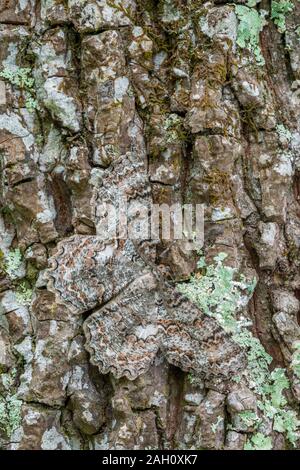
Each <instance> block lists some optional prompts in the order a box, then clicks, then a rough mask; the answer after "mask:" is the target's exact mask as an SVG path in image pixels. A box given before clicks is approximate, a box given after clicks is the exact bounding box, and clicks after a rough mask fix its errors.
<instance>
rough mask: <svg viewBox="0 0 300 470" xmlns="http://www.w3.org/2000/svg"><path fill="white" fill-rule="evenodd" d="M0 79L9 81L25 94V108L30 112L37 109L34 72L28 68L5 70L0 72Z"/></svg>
mask: <svg viewBox="0 0 300 470" xmlns="http://www.w3.org/2000/svg"><path fill="white" fill-rule="evenodd" d="M0 77H1V78H4V79H5V80H7V81H8V82H9V83H11V84H12V85H14V86H16V87H17V88H19V89H20V90H22V91H23V92H24V96H25V106H26V108H27V109H28V111H29V112H33V111H34V110H35V109H37V101H36V99H35V87H34V84H35V83H34V78H33V77H32V70H31V69H30V68H28V67H18V68H16V69H13V70H11V69H9V68H5V69H4V70H2V72H0Z"/></svg>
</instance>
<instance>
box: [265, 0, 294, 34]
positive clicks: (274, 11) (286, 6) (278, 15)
mask: <svg viewBox="0 0 300 470" xmlns="http://www.w3.org/2000/svg"><path fill="white" fill-rule="evenodd" d="M293 9H294V5H293V3H292V2H290V1H289V0H278V1H275V0H272V3H271V19H272V20H273V21H274V23H275V24H276V26H277V28H278V31H279V32H280V33H284V32H285V30H286V24H285V17H286V15H287V14H288V13H290V12H291V11H293Z"/></svg>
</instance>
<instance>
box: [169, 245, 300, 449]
mask: <svg viewBox="0 0 300 470" xmlns="http://www.w3.org/2000/svg"><path fill="white" fill-rule="evenodd" d="M226 257H227V254H226V253H219V255H217V256H216V257H215V258H214V263H212V264H210V265H208V266H207V264H206V261H205V259H204V257H201V258H200V259H199V262H198V265H197V267H198V269H199V272H198V274H196V275H194V276H192V277H191V279H190V280H189V282H187V283H182V284H179V285H178V286H177V288H178V290H179V291H180V292H181V293H182V294H184V295H186V296H187V297H188V298H189V299H190V300H191V301H192V302H194V303H195V304H196V305H198V307H199V308H200V309H201V310H202V311H203V312H204V313H205V314H206V315H209V316H212V317H214V318H215V319H216V320H217V321H218V322H219V323H220V325H221V326H222V327H223V328H224V330H225V331H226V332H228V333H230V334H231V335H232V339H233V340H234V341H235V342H236V343H237V344H239V346H240V347H241V348H242V349H243V350H244V351H245V354H246V357H247V367H246V368H245V370H244V371H243V372H242V373H241V374H240V375H239V376H236V377H234V378H233V379H234V381H236V382H237V383H239V382H241V381H242V380H243V381H244V382H245V383H246V384H247V386H248V387H249V389H251V390H252V391H253V392H254V393H255V394H256V396H257V406H258V410H259V412H258V413H254V412H252V411H251V410H249V411H247V412H242V413H241V414H240V418H241V419H242V420H243V421H244V422H245V424H248V425H251V427H253V428H254V430H255V431H254V434H253V435H252V436H251V437H250V438H249V439H248V441H247V443H246V446H245V449H249V450H252V449H253V450H254V449H267V448H268V449H271V448H272V439H271V437H270V436H264V434H263V430H264V429H265V425H266V423H269V422H271V423H273V425H272V429H273V431H277V432H279V433H282V434H283V435H284V436H285V437H286V439H287V441H288V442H289V443H290V444H291V445H292V446H294V445H295V442H296V440H297V438H298V433H299V425H300V422H299V420H298V417H297V414H296V412H295V411H294V410H293V409H291V408H290V406H289V404H288V402H287V400H286V397H285V391H286V390H288V389H289V387H290V383H289V380H288V378H287V376H286V371H285V370H284V369H282V368H276V369H274V370H273V371H272V372H270V369H269V367H270V364H271V362H272V357H271V356H270V355H269V354H268V353H267V352H266V351H265V349H264V347H263V345H262V344H261V342H260V341H259V339H258V338H256V337H255V336H254V335H253V334H252V332H251V331H250V330H249V329H248V327H249V326H250V325H251V322H249V321H248V320H247V319H246V318H244V317H243V316H242V314H241V313H240V312H241V311H242V309H243V307H245V306H246V305H247V303H248V301H249V299H250V297H251V295H252V293H253V291H254V289H255V285H256V280H255V279H253V280H252V281H249V280H247V279H246V278H245V277H244V276H238V273H237V272H236V269H235V268H232V267H230V266H226V265H224V260H225V259H226ZM298 359H299V357H298V356H297V358H295V363H296V362H297V363H298ZM192 380H193V378H192Z"/></svg>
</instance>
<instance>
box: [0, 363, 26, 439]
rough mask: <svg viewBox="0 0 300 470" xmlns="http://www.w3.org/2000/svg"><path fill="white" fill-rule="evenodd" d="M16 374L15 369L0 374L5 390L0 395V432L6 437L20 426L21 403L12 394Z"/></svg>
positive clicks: (13, 393)
mask: <svg viewBox="0 0 300 470" xmlns="http://www.w3.org/2000/svg"><path fill="white" fill-rule="evenodd" d="M16 373H17V371H16V369H12V370H11V371H10V372H9V373H6V374H1V382H2V384H3V387H4V389H5V390H4V392H2V393H1V394H0V431H1V432H4V433H5V434H6V435H7V437H11V435H12V434H13V432H14V431H15V430H16V429H17V428H18V427H19V426H20V425H21V408H22V401H21V400H19V399H18V397H17V395H16V394H15V392H14V383H15V379H16Z"/></svg>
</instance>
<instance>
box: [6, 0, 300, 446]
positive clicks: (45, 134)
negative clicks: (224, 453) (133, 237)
mask: <svg viewBox="0 0 300 470" xmlns="http://www.w3.org/2000/svg"><path fill="white" fill-rule="evenodd" d="M253 3H255V2H252V4H253ZM237 4H240V5H244V6H245V2H243V1H241V2H235V4H229V3H227V2H221V1H220V2H219V1H218V0H215V1H214V2H209V3H204V2H203V1H198V0H122V1H115V2H114V1H109V0H0V72H2V74H1V77H0V208H1V212H0V249H1V251H0V302H1V303H0V372H1V381H0V446H1V447H2V448H4V449H91V450H92V449H184V448H186V449H224V448H225V449H244V447H245V446H246V448H247V447H248V448H249V447H250V448H251V447H260V448H273V449H286V448H292V447H293V446H294V447H296V448H297V447H298V448H299V446H300V444H299V434H298V432H299V431H298V429H297V423H296V421H297V413H298V408H297V406H298V405H297V403H299V400H300V381H299V364H300V360H299V341H300V328H299V299H300V275H299V274H300V273H299V266H300V254H299V247H300V205H299V204H300V200H299V198H300V159H299V157H300V121H299V93H297V90H298V87H300V48H299V46H300V43H299V24H300V3H299V2H298V1H296V0H294V3H291V5H292V7H293V8H292V7H291V9H290V11H289V12H286V14H284V18H285V26H282V24H281V26H280V25H279V26H278V24H276V21H275V20H276V18H275V20H274V19H273V20H271V19H270V15H269V16H268V17H266V19H267V21H268V23H267V24H266V25H262V26H261V28H260V27H259V28H258V29H261V31H259V30H258V33H260V36H259V38H258V40H259V42H257V44H254V43H253V41H254V42H255V39H254V40H253V41H252V39H253V38H252V39H251V38H250V37H248V38H247V37H246V41H245V44H244V45H243V42H242V41H241V34H242V33H243V32H242V31H241V24H242V22H243V15H242V14H241V13H239V10H238V9H237V8H236V5H237ZM262 10H265V11H268V12H269V13H270V11H271V5H270V2H269V1H267V0H262V1H261V2H260V3H259V5H257V6H254V5H252V6H248V7H247V10H245V11H244V13H243V14H245V15H246V14H247V13H249V11H251V12H252V13H253V12H257V11H262ZM255 18H256V17H255ZM259 18H261V17H259ZM254 29H255V28H254ZM256 31H257V28H256ZM254 36H255V34H254ZM257 37H258V36H257ZM251 41H252V42H251ZM262 58H263V60H262ZM120 193H124V195H126V197H127V198H128V199H129V201H130V204H132V205H133V207H134V204H135V203H136V202H144V203H145V204H146V205H147V204H151V202H154V203H159V204H162V203H167V204H170V205H171V204H173V203H176V202H179V203H182V204H183V203H186V202H193V203H199V204H204V205H205V244H204V249H203V251H204V255H205V258H206V263H207V265H213V263H214V261H213V258H214V257H215V256H216V255H217V254H218V253H220V252H226V253H227V255H228V257H227V259H226V264H227V265H228V266H231V267H233V268H235V269H236V273H239V274H243V275H245V276H246V277H247V279H250V278H253V277H254V278H256V280H257V284H256V287H255V290H254V293H253V296H252V298H251V299H250V296H249V299H248V300H249V301H248V303H247V305H245V303H244V305H243V306H242V307H240V309H239V311H238V314H239V315H242V316H243V317H244V318H247V319H249V320H251V321H252V326H250V327H249V331H251V332H252V334H253V335H254V337H256V338H258V339H259V342H260V343H261V344H262V345H263V347H264V348H265V351H266V352H267V353H268V354H269V355H270V356H271V357H272V362H271V363H270V364H269V367H270V377H272V376H271V373H272V371H275V372H276V371H277V375H278V374H279V372H278V371H283V374H284V375H285V377H286V379H282V380H283V381H284V380H288V385H287V384H285V385H284V386H283V387H281V386H280V384H278V383H277V382H276V381H275V379H274V380H273V379H270V387H272V386H273V387H274V388H276V387H277V388H276V390H273V391H272V390H271V391H270V390H269V391H268V392H265V396H264V397H263V398H262V396H261V393H260V395H259V394H258V388H257V384H254V383H253V381H252V382H251V380H249V377H248V379H247V377H246V376H245V377H244V376H243V377H241V376H239V374H242V372H243V370H246V369H247V363H248V362H249V361H250V360H251V357H249V351H250V353H251V351H252V352H253V350H252V349H251V348H250V349H249V348H248V349H247V347H244V346H243V345H241V342H239V340H235V338H234V337H233V335H232V334H231V333H230V331H228V330H227V331H226V328H225V329H224V328H223V326H222V324H220V322H218V319H217V318H214V317H213V316H209V315H206V314H205V313H204V312H202V311H201V309H200V308H199V305H198V306H197V305H195V304H194V303H193V302H191V301H189V300H187V299H186V298H185V297H182V296H181V295H180V294H179V293H178V292H177V291H176V285H177V284H178V283H180V282H182V281H187V280H188V279H189V278H190V276H191V275H192V274H193V273H194V272H195V271H196V270H197V267H196V263H197V257H198V255H197V253H195V252H190V251H187V250H185V246H184V244H182V243H181V242H179V241H178V242H174V241H173V242H168V241H162V242H156V243H150V242H148V241H143V242H141V243H139V244H138V245H137V244H135V243H131V242H129V241H128V242H125V243H119V244H117V245H116V244H115V245H110V244H109V243H108V244H105V243H103V242H100V241H99V239H98V238H97V230H98V227H99V220H100V219H101V214H99V211H98V207H99V202H103V201H109V202H116V201H117V196H118V195H120ZM198 271H199V269H198ZM197 275H198V276H199V277H200V278H201V276H205V272H203V270H202V271H201V270H200V272H198V274H197ZM141 331H142V333H141ZM297 341H298V342H297ZM259 342H258V343H257V344H258V345H259V344H260V343H259ZM252 359H253V358H252ZM256 360H257V363H258V366H257V367H258V369H259V363H260V360H261V357H260V356H259V354H258V357H257V359H256ZM242 375H243V374H242ZM272 380H273V382H272ZM274 384H275V385H274ZM280 387H281V388H280ZM268 394H269V395H270V397H271V398H270V397H269V398H268V399H267V398H266V396H267V395H268ZM269 395H268V396H269ZM278 397H279V398H278ZM266 400H267V401H268V400H269V401H268V403H269V404H270V403H271V405H272V406H273V409H272V410H270V408H268V409H266V406H265V408H264V409H262V407H261V406H260V401H263V402H264V403H265V404H266ZM280 407H281V408H280ZM279 408H280V409H284V410H285V411H284V416H291V420H292V421H293V422H292V423H290V424H289V423H283V422H282V416H283V415H282V414H281V415H280V413H281V411H277V409H278V410H279ZM288 413H290V415H288ZM279 415H280V416H281V417H280V416H279Z"/></svg>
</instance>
